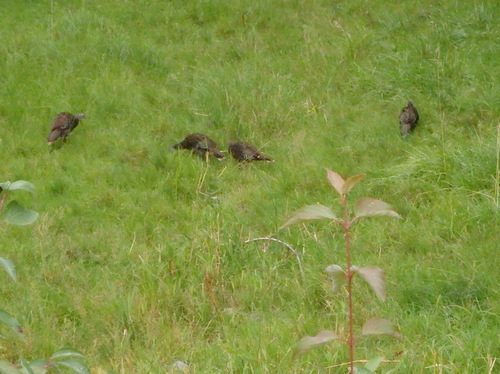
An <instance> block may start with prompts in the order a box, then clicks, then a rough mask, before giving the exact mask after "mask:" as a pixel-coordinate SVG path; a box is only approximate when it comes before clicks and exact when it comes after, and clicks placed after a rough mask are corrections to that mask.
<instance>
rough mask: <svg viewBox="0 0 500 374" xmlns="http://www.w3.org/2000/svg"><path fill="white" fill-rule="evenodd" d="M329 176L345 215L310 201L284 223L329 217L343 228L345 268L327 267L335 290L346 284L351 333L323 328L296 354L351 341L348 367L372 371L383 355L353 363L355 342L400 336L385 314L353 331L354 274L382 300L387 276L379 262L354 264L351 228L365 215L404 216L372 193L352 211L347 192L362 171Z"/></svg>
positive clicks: (356, 181) (307, 337)
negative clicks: (372, 196)
mask: <svg viewBox="0 0 500 374" xmlns="http://www.w3.org/2000/svg"><path fill="white" fill-rule="evenodd" d="M327 175H328V180H329V181H330V184H331V185H332V187H333V188H334V189H335V191H337V192H338V193H339V195H340V202H341V204H342V208H343V210H342V215H341V217H340V218H339V217H337V215H336V214H335V213H334V211H333V210H332V209H331V208H329V207H327V206H324V205H321V204H316V205H307V206H305V207H303V208H301V209H299V210H297V211H296V212H295V213H294V214H293V215H292V216H291V217H290V218H289V219H288V221H287V222H286V223H285V224H284V225H283V226H282V227H288V226H291V225H294V224H299V223H304V222H308V221H313V220H320V219H328V220H331V221H334V222H336V223H338V224H340V226H341V227H342V228H343V231H344V239H345V250H346V268H345V270H344V269H343V268H342V267H341V266H339V265H337V264H334V265H330V266H328V267H327V268H326V271H327V272H328V273H329V274H330V275H331V277H332V281H333V292H334V293H337V292H338V291H340V290H341V288H342V287H343V286H344V285H347V297H348V309H349V310H348V313H349V328H348V336H347V337H345V336H342V335H341V334H338V333H337V332H335V331H331V330H322V331H320V332H319V333H318V334H317V335H316V336H306V337H304V338H303V339H301V340H300V342H299V343H298V344H297V347H296V348H295V352H294V357H296V356H298V355H301V354H303V353H305V352H307V351H309V350H310V349H312V348H314V347H317V346H320V345H323V344H325V343H328V342H330V341H333V340H339V341H342V342H345V343H347V344H348V345H349V367H350V372H351V373H360V374H362V373H373V372H374V371H375V369H376V368H377V367H378V365H379V364H380V363H381V362H382V358H376V359H374V360H371V361H369V362H368V363H367V364H366V365H365V367H363V368H355V367H354V348H355V345H356V342H357V341H358V340H359V339H360V338H362V337H365V336H370V335H390V336H394V337H400V334H399V332H398V331H397V329H396V327H395V326H394V324H393V323H392V322H391V321H389V320H387V319H384V318H372V319H370V320H368V321H366V322H365V324H364V325H363V327H362V332H361V334H360V335H358V336H355V333H354V323H353V321H354V317H353V316H354V305H353V301H352V294H353V290H352V289H353V282H352V281H353V277H354V275H356V274H358V275H360V276H361V278H363V280H365V281H366V282H367V283H368V284H369V285H370V287H371V288H372V289H373V291H374V292H375V294H376V295H377V296H378V297H379V299H380V300H382V301H384V300H385V298H386V289H385V280H384V275H383V270H382V269H381V268H379V267H377V266H363V267H357V266H355V265H353V264H352V255H351V253H352V252H351V235H350V230H351V227H352V225H353V224H354V223H355V222H356V221H358V220H359V219H360V218H363V217H373V216H388V217H393V218H401V216H400V215H399V214H398V213H396V212H395V211H394V210H393V209H392V207H391V206H390V205H389V204H387V203H385V202H384V201H381V200H377V199H374V198H371V197H363V198H361V199H359V200H358V201H357V202H356V203H355V205H354V212H353V213H354V215H353V214H352V213H351V212H350V211H349V206H348V203H347V195H348V193H349V192H350V191H351V190H352V189H353V188H354V186H355V185H356V184H357V183H359V182H360V181H361V180H362V179H363V178H364V175H363V174H358V175H354V176H351V177H349V178H347V179H345V180H344V179H343V178H342V177H341V176H340V175H339V174H337V173H336V172H334V171H331V170H327Z"/></svg>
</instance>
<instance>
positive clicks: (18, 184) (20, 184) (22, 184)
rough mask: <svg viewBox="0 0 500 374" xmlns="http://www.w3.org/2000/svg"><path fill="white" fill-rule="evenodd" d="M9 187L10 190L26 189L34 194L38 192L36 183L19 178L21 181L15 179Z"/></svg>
mask: <svg viewBox="0 0 500 374" xmlns="http://www.w3.org/2000/svg"><path fill="white" fill-rule="evenodd" d="M7 189H8V190H9V191H14V190H24V191H28V192H31V193H32V194H35V193H36V187H35V185H34V184H33V183H31V182H28V181H23V180H19V181H15V182H13V183H11V185H10V187H9V188H7Z"/></svg>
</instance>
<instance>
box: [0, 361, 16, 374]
mask: <svg viewBox="0 0 500 374" xmlns="http://www.w3.org/2000/svg"><path fill="white" fill-rule="evenodd" d="M0 374H19V370H18V369H17V366H15V365H13V364H11V363H10V362H8V361H4V360H0Z"/></svg>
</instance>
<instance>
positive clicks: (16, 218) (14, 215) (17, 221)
mask: <svg viewBox="0 0 500 374" xmlns="http://www.w3.org/2000/svg"><path fill="white" fill-rule="evenodd" d="M4 217H5V220H6V221H7V222H8V223H10V224H11V225H19V226H23V225H30V224H32V223H33V222H35V221H36V219H37V218H38V213H37V212H34V211H32V210H29V209H26V208H24V207H23V206H22V205H21V204H19V203H18V202H17V201H15V200H13V201H11V202H10V203H9V204H7V207H6V208H5V216H4Z"/></svg>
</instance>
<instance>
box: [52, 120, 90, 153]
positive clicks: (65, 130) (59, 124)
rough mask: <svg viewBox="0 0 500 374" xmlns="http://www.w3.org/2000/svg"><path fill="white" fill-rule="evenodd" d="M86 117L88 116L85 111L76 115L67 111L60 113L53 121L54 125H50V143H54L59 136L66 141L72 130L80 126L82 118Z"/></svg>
mask: <svg viewBox="0 0 500 374" xmlns="http://www.w3.org/2000/svg"><path fill="white" fill-rule="evenodd" d="M84 118H86V117H85V114H83V113H78V114H76V115H72V114H71V113H67V112H62V113H59V114H58V115H57V116H56V118H54V120H53V121H52V125H51V127H50V134H49V136H48V137H47V141H48V142H49V145H50V144H52V143H54V142H55V141H56V140H57V139H59V138H62V139H63V141H65V140H66V138H67V136H68V135H69V134H70V133H71V131H73V130H74V129H75V127H76V126H78V123H79V122H80V120H81V119H84Z"/></svg>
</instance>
